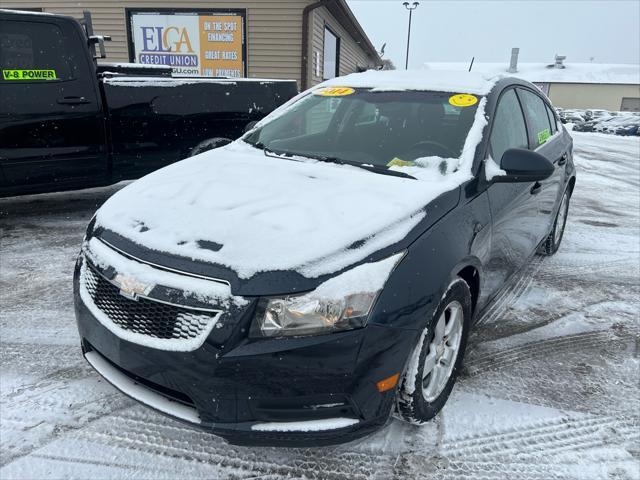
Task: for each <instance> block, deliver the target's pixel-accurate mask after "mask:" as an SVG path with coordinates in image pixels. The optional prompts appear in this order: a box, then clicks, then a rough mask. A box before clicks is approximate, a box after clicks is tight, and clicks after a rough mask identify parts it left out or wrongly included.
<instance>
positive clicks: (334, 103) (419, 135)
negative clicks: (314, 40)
mask: <svg viewBox="0 0 640 480" xmlns="http://www.w3.org/2000/svg"><path fill="white" fill-rule="evenodd" d="M454 97H458V101H456V99H455V98H454ZM478 103H479V102H478V98H476V97H475V96H473V95H466V94H459V95H452V94H451V93H443V92H432V91H375V89H352V88H346V87H345V88H324V89H320V90H317V91H315V92H313V93H311V94H309V95H306V96H305V97H303V98H302V99H300V100H299V101H297V102H296V103H295V104H294V105H292V106H291V107H290V108H289V109H288V110H287V111H285V112H284V113H283V114H282V115H281V116H279V117H277V118H275V119H274V120H272V121H270V122H269V123H267V124H265V125H264V126H262V127H259V128H257V129H256V130H254V131H253V132H251V133H250V134H249V135H248V136H247V137H245V139H244V140H245V141H246V142H248V143H250V144H253V145H255V146H257V147H259V148H264V149H265V150H268V151H272V152H277V153H281V154H285V155H286V154H292V155H301V156H305V155H306V156H309V157H314V158H320V159H325V160H332V161H344V162H345V163H353V164H361V165H365V166H371V167H374V168H380V167H382V168H384V169H386V168H389V167H391V166H398V167H403V166H413V165H417V166H427V163H428V162H425V161H423V160H421V161H418V162H416V160H417V159H425V157H426V159H427V160H428V159H432V158H433V157H437V158H438V159H439V160H438V162H439V163H440V164H441V165H440V170H441V171H442V173H445V172H446V171H447V168H446V167H447V165H442V159H445V160H447V159H449V160H451V159H457V158H459V157H460V156H461V154H462V149H463V147H464V144H465V140H466V138H467V134H468V133H469V129H470V128H471V126H472V124H473V121H474V116H475V112H476V109H477V107H478ZM456 104H458V105H460V106H456ZM443 167H444V168H443Z"/></svg>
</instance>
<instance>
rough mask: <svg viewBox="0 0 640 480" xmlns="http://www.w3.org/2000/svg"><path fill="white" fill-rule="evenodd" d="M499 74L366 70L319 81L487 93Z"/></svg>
mask: <svg viewBox="0 0 640 480" xmlns="http://www.w3.org/2000/svg"><path fill="white" fill-rule="evenodd" d="M500 78H501V77H500V76H495V75H487V74H483V73H479V72H462V71H447V70H426V69H424V70H368V71H366V72H362V73H352V74H350V75H345V76H343V77H336V78H333V79H331V80H327V81H325V82H323V83H321V84H320V86H321V87H324V86H342V87H353V88H372V89H376V90H395V91H398V90H414V91H415V90H425V91H438V92H451V93H471V94H476V95H486V94H488V93H489V92H490V91H491V89H492V88H493V86H494V85H495V84H496V83H497V82H498V80H500Z"/></svg>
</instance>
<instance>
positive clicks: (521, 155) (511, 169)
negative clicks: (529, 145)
mask: <svg viewBox="0 0 640 480" xmlns="http://www.w3.org/2000/svg"><path fill="white" fill-rule="evenodd" d="M500 169H502V170H504V171H505V173H506V174H505V175H498V176H496V177H494V178H493V181H494V182H503V183H504V182H537V181H539V180H544V179H546V178H549V177H550V176H551V175H552V174H553V164H552V163H551V162H550V161H549V160H547V159H546V158H545V157H544V156H542V155H540V154H539V153H537V152H533V151H531V150H526V149H524V148H510V149H509V150H507V151H506V152H504V154H503V155H502V159H500Z"/></svg>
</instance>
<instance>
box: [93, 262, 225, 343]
mask: <svg viewBox="0 0 640 480" xmlns="http://www.w3.org/2000/svg"><path fill="white" fill-rule="evenodd" d="M81 288H84V290H85V292H86V294H88V296H89V297H90V300H91V303H93V306H94V307H95V308H97V309H98V310H99V311H100V312H101V313H103V314H104V316H102V315H101V316H99V317H98V320H99V321H100V322H101V323H103V324H104V325H105V326H106V327H107V328H109V329H110V330H111V331H113V332H114V333H116V334H117V335H119V336H121V337H123V338H125V339H126V340H130V341H133V342H135V343H143V344H148V343H149V341H145V339H147V340H148V339H152V340H151V346H155V347H157V348H163V347H165V348H164V349H169V350H193V349H194V348H193V347H194V346H196V347H197V346H200V345H201V344H202V342H204V338H202V337H205V336H206V335H207V334H208V333H209V332H210V330H211V327H212V326H213V324H215V322H216V320H217V319H218V317H219V315H220V313H221V312H219V311H216V310H211V311H205V310H203V309H194V308H189V307H186V306H178V305H174V304H169V303H165V302H161V301H159V300H154V299H150V298H146V297H137V298H136V299H129V298H127V297H125V296H123V295H121V294H120V289H119V287H117V286H116V285H114V284H113V283H111V282H110V281H109V280H107V279H106V278H105V277H104V276H103V275H102V274H100V273H99V272H98V271H97V270H96V269H95V268H94V267H93V266H92V265H91V264H90V263H88V262H86V261H85V262H84V265H83V267H82V274H81ZM85 303H87V302H86V301H85ZM105 322H106V324H105ZM114 326H115V327H116V328H115V329H114V328H113V327H114ZM122 332H128V333H130V334H132V335H122ZM153 339H155V343H154V340H153ZM198 339H200V341H197V340H198ZM158 341H159V342H158ZM167 342H171V343H167ZM180 342H183V343H184V344H183V345H182V346H181V345H180ZM166 347H168V348H166Z"/></svg>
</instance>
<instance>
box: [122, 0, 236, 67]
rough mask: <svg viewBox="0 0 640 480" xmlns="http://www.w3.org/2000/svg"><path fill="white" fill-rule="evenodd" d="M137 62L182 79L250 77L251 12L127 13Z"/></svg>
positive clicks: (131, 50)
mask: <svg viewBox="0 0 640 480" xmlns="http://www.w3.org/2000/svg"><path fill="white" fill-rule="evenodd" d="M127 15H128V22H127V23H128V28H129V57H130V60H131V61H132V62H136V63H144V64H147V65H167V66H170V67H172V68H173V73H174V75H176V76H203V77H244V76H246V73H247V72H246V63H245V53H246V45H245V11H244V10H225V11H223V12H219V11H211V12H201V11H198V12H193V11H190V12H183V11H176V10H173V11H158V10H155V11H140V10H127Z"/></svg>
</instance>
